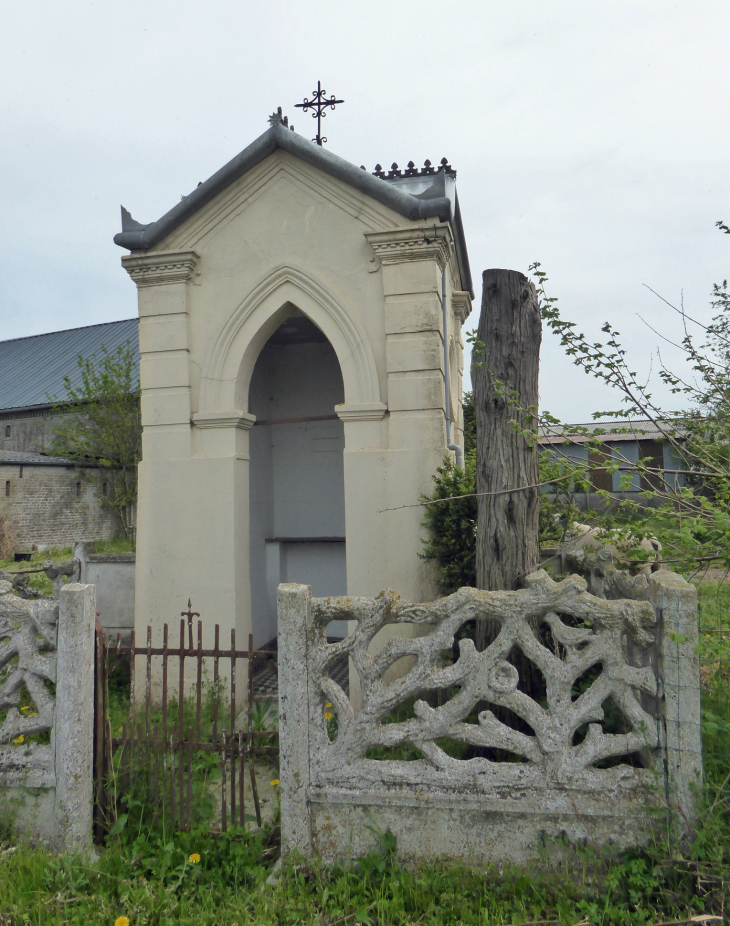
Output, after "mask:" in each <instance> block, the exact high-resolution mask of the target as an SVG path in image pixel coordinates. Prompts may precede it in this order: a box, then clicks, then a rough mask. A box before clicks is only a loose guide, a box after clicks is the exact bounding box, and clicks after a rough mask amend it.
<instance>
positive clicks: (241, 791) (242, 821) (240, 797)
mask: <svg viewBox="0 0 730 926" xmlns="http://www.w3.org/2000/svg"><path fill="white" fill-rule="evenodd" d="M243 752H244V750H243V730H242V729H241V730H239V731H238V763H239V764H238V818H239V819H238V823H239V826H241V827H244V826H245V825H246V814H245V812H244V806H243V804H244V802H243V796H244V787H243V776H244V772H245V759H244V755H243Z"/></svg>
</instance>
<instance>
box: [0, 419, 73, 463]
mask: <svg viewBox="0 0 730 926" xmlns="http://www.w3.org/2000/svg"><path fill="white" fill-rule="evenodd" d="M62 419H63V416H62V415H56V414H54V413H53V412H52V411H51V409H48V408H41V409H37V410H35V411H26V412H20V411H18V412H12V411H6V412H3V413H2V414H0V450H12V451H17V452H31V453H50V452H51V450H52V445H53V439H54V432H55V429H56V428H57V427H58V425H59V423H60V422H61V421H62ZM8 431H9V432H10V433H8Z"/></svg>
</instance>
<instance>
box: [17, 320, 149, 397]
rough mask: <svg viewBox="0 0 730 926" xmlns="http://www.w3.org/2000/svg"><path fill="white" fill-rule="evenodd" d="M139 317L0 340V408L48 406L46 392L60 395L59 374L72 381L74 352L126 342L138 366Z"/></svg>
mask: <svg viewBox="0 0 730 926" xmlns="http://www.w3.org/2000/svg"><path fill="white" fill-rule="evenodd" d="M138 331H139V319H138V318H128V319H125V320H124V321H118V322H106V323H104V324H101V325H86V326H85V327H83V328H68V329H66V330H64V331H52V332H50V333H49V334H36V335H32V336H31V337H28V338H14V339H13V340H11V341H0V412H8V411H20V409H30V408H33V407H42V406H48V405H49V404H51V403H50V402H49V398H48V396H51V397H53V396H59V397H62V396H63V395H65V389H64V385H63V378H64V376H69V377H71V380H72V382H73V383H74V384H75V385H76V384H77V382H78V380H79V378H80V376H79V368H78V365H77V363H76V361H77V358H78V357H79V356H82V357H91V356H92V355H93V354H96V355H97V356H98V355H100V354H101V348H102V345H103V346H104V347H106V349H107V350H108V351H115V350H116V349H117V348H118V347H122V346H123V345H124V344H126V343H127V341H129V343H130V345H131V347H132V348H133V349H134V351H135V352H136V354H137V364H138V365H139V334H138Z"/></svg>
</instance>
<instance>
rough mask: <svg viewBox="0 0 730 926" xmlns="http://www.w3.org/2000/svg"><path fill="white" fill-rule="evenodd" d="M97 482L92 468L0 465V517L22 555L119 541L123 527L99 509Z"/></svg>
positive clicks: (106, 510)
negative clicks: (41, 548) (42, 548)
mask: <svg viewBox="0 0 730 926" xmlns="http://www.w3.org/2000/svg"><path fill="white" fill-rule="evenodd" d="M96 478H98V473H97V470H95V469H92V468H89V469H86V470H79V469H77V468H76V467H74V466H71V465H65V466H64V465H57V464H48V463H43V464H38V463H36V464H22V465H19V464H17V463H9V462H6V461H3V460H0V517H4V518H6V519H7V520H8V522H9V524H10V527H11V529H12V530H13V532H14V533H15V535H16V537H17V541H18V547H19V550H20V549H26V548H28V547H30V546H31V545H32V544H34V543H35V544H44V545H49V546H69V545H70V544H72V543H73V542H74V541H80V540H109V539H111V538H113V537H116V536H118V535H119V534H120V533H121V524H120V523H119V519H118V518H117V517H116V515H115V514H114V513H113V512H111V511H109V510H108V509H107V508H105V507H103V506H102V505H101V503H100V501H99V499H98V497H97V495H96V488H95V485H94V482H93V481H92V480H94V479H96Z"/></svg>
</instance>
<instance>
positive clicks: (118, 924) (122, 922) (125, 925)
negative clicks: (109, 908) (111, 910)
mask: <svg viewBox="0 0 730 926" xmlns="http://www.w3.org/2000/svg"><path fill="white" fill-rule="evenodd" d="M114 926H129V917H128V916H118V917H117V918H116V919H115V920H114Z"/></svg>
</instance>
